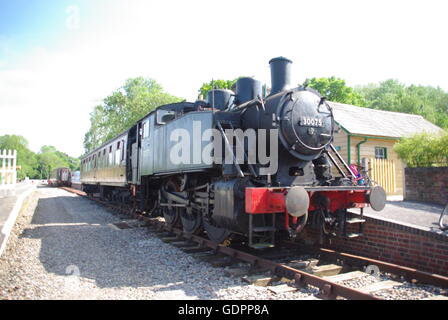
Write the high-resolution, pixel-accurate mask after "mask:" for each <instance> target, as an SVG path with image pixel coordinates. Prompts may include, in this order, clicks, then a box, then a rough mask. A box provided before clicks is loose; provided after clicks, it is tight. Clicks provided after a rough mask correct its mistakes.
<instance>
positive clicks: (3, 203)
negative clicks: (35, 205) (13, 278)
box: [0, 181, 38, 256]
mask: <svg viewBox="0 0 448 320" xmlns="http://www.w3.org/2000/svg"><path fill="white" fill-rule="evenodd" d="M37 184H38V183H37V182H34V181H28V182H21V183H18V184H17V185H16V188H15V190H14V191H13V192H11V191H9V192H7V193H2V194H1V195H0V256H1V254H2V253H3V251H4V249H5V247H6V242H7V241H8V237H9V234H10V232H11V230H12V228H13V227H14V223H15V221H16V218H17V215H18V214H19V212H20V209H21V207H22V204H23V201H24V200H25V199H26V198H27V197H28V196H29V195H30V194H31V193H32V192H33V191H34V190H36V187H37Z"/></svg>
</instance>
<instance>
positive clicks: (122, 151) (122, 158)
mask: <svg viewBox="0 0 448 320" xmlns="http://www.w3.org/2000/svg"><path fill="white" fill-rule="evenodd" d="M121 145H122V146H123V148H121V161H123V160H124V149H125V148H124V140H121Z"/></svg>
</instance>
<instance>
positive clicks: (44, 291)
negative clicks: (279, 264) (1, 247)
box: [0, 187, 434, 300]
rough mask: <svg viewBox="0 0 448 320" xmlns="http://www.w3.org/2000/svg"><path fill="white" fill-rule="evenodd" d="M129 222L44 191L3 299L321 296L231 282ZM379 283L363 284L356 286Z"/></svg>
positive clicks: (7, 268)
mask: <svg viewBox="0 0 448 320" xmlns="http://www.w3.org/2000/svg"><path fill="white" fill-rule="evenodd" d="M126 219H127V218H126V217H123V216H119V215H118V214H114V213H111V212H110V211H108V210H106V209H105V208H103V207H101V206H100V205H98V204H96V203H94V202H92V201H89V200H87V199H85V198H82V197H79V196H76V195H74V194H71V193H68V192H66V191H64V190H61V189H56V188H49V187H40V188H38V190H37V191H36V192H35V193H34V194H33V195H32V196H31V197H30V198H29V199H28V200H27V201H26V202H25V203H24V206H23V208H22V210H21V213H20V215H19V217H18V218H17V221H16V224H15V227H14V229H13V232H12V234H11V236H10V239H9V241H8V245H7V248H6V250H5V252H4V254H3V255H2V257H1V258H0V299H164V300H170V299H185V300H188V299H205V300H207V299H227V300H231V299H241V300H246V299H250V300H271V299H295V300H298V299H313V298H314V294H316V293H317V288H312V287H308V288H303V289H300V290H297V291H295V292H285V293H277V294H276V293H273V292H272V291H270V290H268V288H266V287H257V286H254V285H251V284H248V283H245V282H243V281H242V280H241V278H240V277H228V276H226V275H225V272H224V268H220V267H218V268H214V267H212V266H211V265H210V264H209V263H207V262H203V261H201V260H198V259H195V258H194V257H193V256H192V255H190V254H187V253H184V252H183V251H182V250H180V249H178V248H176V247H174V246H172V245H170V244H167V243H164V242H162V241H161V240H160V239H159V238H158V237H157V236H156V235H155V234H154V233H152V232H150V231H149V230H148V229H147V228H145V227H132V228H125V229H120V228H119V227H117V226H116V225H114V224H116V223H119V222H122V221H123V220H126ZM372 281H373V280H372V277H370V276H368V277H364V278H360V279H357V280H356V287H362V286H365V285H367V284H370V283H372ZM347 284H349V283H347ZM403 290H404V291H403ZM422 291H424V292H425V293H422ZM428 292H430V293H432V292H434V289H433V288H429V289H427V288H426V289H425V288H424V289H421V288H415V286H414V287H413V285H409V286H406V288H404V289H403V288H401V289H397V290H395V289H392V290H388V291H385V292H381V297H382V298H386V299H421V298H424V297H427V296H429V295H430V293H428Z"/></svg>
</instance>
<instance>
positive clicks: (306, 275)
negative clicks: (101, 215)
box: [62, 187, 448, 300]
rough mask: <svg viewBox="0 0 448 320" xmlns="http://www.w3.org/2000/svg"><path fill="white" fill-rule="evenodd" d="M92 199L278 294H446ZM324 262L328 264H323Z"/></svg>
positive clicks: (413, 278) (410, 276)
mask: <svg viewBox="0 0 448 320" xmlns="http://www.w3.org/2000/svg"><path fill="white" fill-rule="evenodd" d="M62 189H64V190H66V191H68V192H72V193H75V194H77V195H79V196H83V197H87V195H86V194H85V193H84V192H82V191H80V190H76V189H72V188H67V187H62ZM87 198H88V199H90V200H93V201H95V202H97V203H99V204H101V205H103V206H105V207H107V208H109V209H111V210H113V211H115V212H117V213H121V214H126V215H128V216H130V217H131V218H133V219H135V220H138V221H141V222H143V224H144V225H145V226H148V227H149V228H150V229H151V231H153V232H155V233H156V234H157V235H158V236H159V238H160V239H161V240H162V241H164V242H167V243H170V244H172V245H173V246H176V247H178V248H180V249H182V250H183V251H185V252H187V253H190V254H192V255H194V256H195V257H197V258H199V259H201V260H204V261H207V262H209V263H211V264H212V265H213V266H220V267H226V273H227V274H228V275H232V276H241V277H242V278H243V280H245V281H247V282H249V283H252V284H254V285H259V286H268V285H269V287H268V288H269V290H271V291H273V292H274V293H282V292H291V291H294V290H299V288H304V287H308V286H311V288H313V287H314V288H315V291H316V293H317V294H316V296H315V299H341V298H343V299H350V300H380V299H381V297H380V296H378V295H375V292H378V291H381V290H385V289H390V288H397V287H400V286H403V285H404V281H408V282H410V283H418V284H427V285H432V286H436V287H439V288H441V289H442V291H443V290H445V289H447V288H448V277H444V276H441V275H436V274H431V273H427V272H423V271H419V270H416V269H412V268H408V267H404V266H399V265H395V264H391V263H387V262H384V261H379V260H375V259H370V258H366V257H360V256H356V255H351V254H347V253H342V252H337V251H334V250H329V249H325V248H316V247H313V246H303V245H300V246H299V245H298V244H296V243H293V242H284V243H283V245H282V248H283V249H279V248H276V250H275V251H269V250H268V251H263V252H259V251H255V250H253V249H248V248H245V247H240V248H239V247H230V246H225V245H221V244H217V243H215V242H212V241H210V240H209V239H206V238H204V237H201V236H198V235H192V234H186V233H185V232H183V231H182V230H181V229H177V228H173V227H172V226H169V225H167V224H165V223H164V222H163V221H161V220H160V219H157V218H149V217H146V216H143V215H141V214H138V213H135V212H133V210H132V209H130V208H124V207H121V206H118V205H114V204H111V203H108V202H104V201H101V200H100V199H98V198H94V197H87ZM116 227H118V228H131V227H132V226H131V225H129V224H128V223H127V222H126V221H124V222H122V223H121V224H116ZM322 261H325V262H326V263H325V264H321V262H322ZM366 267H367V268H366ZM378 270H381V272H386V273H388V274H390V275H391V277H388V279H387V280H381V279H380V280H379V281H375V282H372V283H371V284H369V285H366V286H362V287H359V288H357V287H353V285H351V284H350V283H351V282H356V280H357V279H360V278H363V277H367V276H369V275H371V274H372V272H373V273H375V272H378ZM308 288H310V287H308ZM429 299H431V300H433V299H434V300H439V299H443V300H445V299H446V300H448V297H447V296H445V295H440V294H435V295H433V296H432V297H430V298H429Z"/></svg>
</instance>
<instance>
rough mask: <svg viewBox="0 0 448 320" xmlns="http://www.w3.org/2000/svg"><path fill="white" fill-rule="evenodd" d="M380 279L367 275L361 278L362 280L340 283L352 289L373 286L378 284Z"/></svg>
mask: <svg viewBox="0 0 448 320" xmlns="http://www.w3.org/2000/svg"><path fill="white" fill-rule="evenodd" d="M378 281H379V280H378V278H376V277H374V276H371V275H368V274H367V273H366V275H365V276H363V277H360V278H356V279H350V280H345V281H341V282H338V283H340V284H342V285H344V286H347V287H350V288H355V289H356V288H362V287H365V286H368V285H371V284H372V283H375V282H378Z"/></svg>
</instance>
